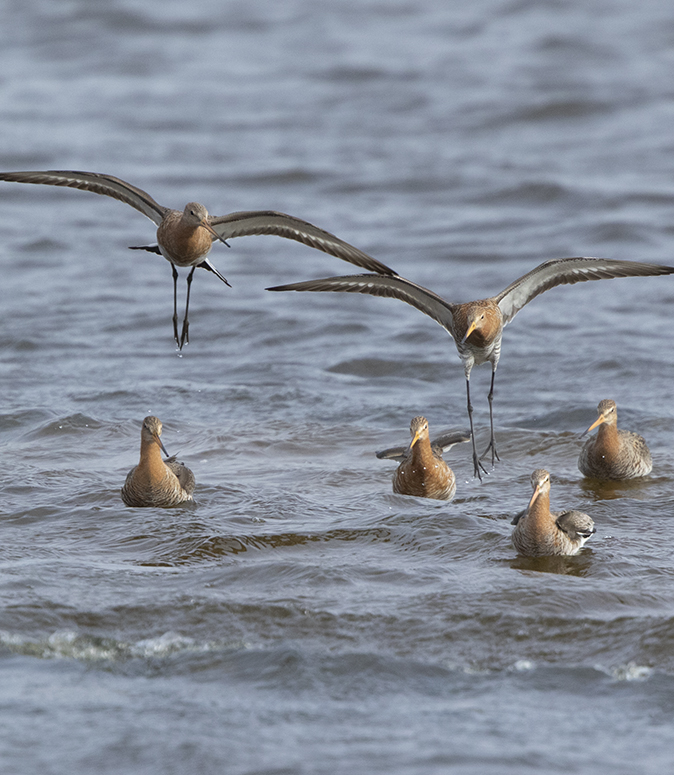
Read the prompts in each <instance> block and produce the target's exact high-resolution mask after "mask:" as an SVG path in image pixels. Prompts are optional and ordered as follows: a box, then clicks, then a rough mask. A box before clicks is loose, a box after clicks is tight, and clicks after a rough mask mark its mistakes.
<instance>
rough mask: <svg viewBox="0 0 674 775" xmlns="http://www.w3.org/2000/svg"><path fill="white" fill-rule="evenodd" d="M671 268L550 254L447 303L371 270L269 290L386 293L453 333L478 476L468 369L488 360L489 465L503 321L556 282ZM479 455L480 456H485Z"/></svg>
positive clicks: (494, 454)
mask: <svg viewBox="0 0 674 775" xmlns="http://www.w3.org/2000/svg"><path fill="white" fill-rule="evenodd" d="M672 273H674V267H672V266H660V265H658V264H641V263H638V262H636V261H617V260H612V259H604V258H583V257H581V258H553V259H551V260H550V261H545V262H544V263H542V264H540V265H539V266H537V267H536V268H535V269H532V270H531V271H530V272H527V274H525V275H523V276H522V277H520V278H518V279H517V280H515V281H514V282H512V283H510V285H509V286H508V287H507V288H505V289H504V290H502V291H501V292H500V293H498V294H496V296H491V297H489V298H487V299H480V300H478V301H469V302H466V303H464V304H452V303H451V302H448V301H445V300H444V299H443V298H442V297H441V296H438V294H437V293H433V291H430V290H428V288H424V287H423V286H421V285H417V284H416V283H413V282H411V281H410V280H406V279H405V278H404V277H401V276H400V275H395V276H390V277H386V276H383V275H375V274H360V275H346V276H343V277H328V278H326V279H324V280H308V281H306V282H300V283H291V284H289V285H278V286H276V287H274V288H268V289H267V290H269V291H337V292H341V293H365V294H370V295H371V296H387V297H390V298H394V299H400V300H401V301H404V302H406V303H407V304H410V305H411V306H412V307H416V308H417V309H418V310H420V311H421V312H423V313H424V314H425V315H428V316H429V317H431V318H433V320H435V321H436V323H439V324H440V325H441V326H442V327H443V328H444V329H445V330H446V331H447V332H448V333H449V335H450V336H451V337H452V339H454V343H455V344H456V349H457V350H458V351H459V357H460V358H461V360H462V361H463V368H464V373H465V375H466V397H467V403H468V419H469V420H470V432H471V436H472V440H473V469H474V474H475V476H478V477H479V478H480V479H481V478H482V475H481V473H480V469H482V470H483V471H484V470H485V469H484V466H483V465H482V463H481V462H480V458H479V456H478V454H477V449H476V446H475V432H474V429H473V406H472V404H471V402H470V373H471V370H472V368H473V366H479V365H480V364H481V363H486V362H489V363H491V370H492V371H491V387H490V389H489V394H488V396H487V400H488V401H489V421H490V430H491V433H490V439H489V445H488V446H487V449H486V450H485V452H484V455H486V454H487V453H488V452H489V451H490V450H491V462H492V465H493V464H494V462H495V458H496V459H497V458H498V454H497V452H496V442H495V440H494V413H493V405H492V401H493V397H494V377H495V375H496V367H497V365H498V361H499V357H500V355H501V338H502V336H503V329H504V327H505V326H506V325H507V324H508V323H509V322H510V321H511V320H512V319H513V318H514V317H515V315H516V314H517V313H518V312H519V311H520V310H521V309H522V307H524V305H525V304H528V303H529V302H530V301H531V300H532V299H535V298H536V296H538V295H539V294H541V293H543V291H547V290H549V289H550V288H554V287H555V286H556V285H564V284H567V285H571V284H573V283H580V282H584V281H586V280H608V279H611V278H614V277H644V276H651V275H665V274H672ZM484 455H483V457H484Z"/></svg>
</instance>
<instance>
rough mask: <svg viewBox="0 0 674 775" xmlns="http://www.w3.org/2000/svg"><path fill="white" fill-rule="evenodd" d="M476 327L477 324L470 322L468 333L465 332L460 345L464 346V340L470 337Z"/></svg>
mask: <svg viewBox="0 0 674 775" xmlns="http://www.w3.org/2000/svg"><path fill="white" fill-rule="evenodd" d="M476 325H477V324H476V323H475V321H473V322H472V323H471V324H470V325H469V326H468V331H466V334H465V336H464V337H463V339H462V340H461V344H465V342H466V339H468V337H469V336H470V335H471V334H472V333H473V331H475V328H476Z"/></svg>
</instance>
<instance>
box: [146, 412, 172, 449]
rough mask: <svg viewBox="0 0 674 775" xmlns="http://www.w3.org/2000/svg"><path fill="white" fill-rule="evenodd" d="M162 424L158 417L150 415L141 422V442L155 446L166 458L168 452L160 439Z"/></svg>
mask: <svg viewBox="0 0 674 775" xmlns="http://www.w3.org/2000/svg"><path fill="white" fill-rule="evenodd" d="M161 429H162V424H161V420H160V419H159V418H158V417H154V416H152V415H150V416H149V417H146V418H145V419H144V420H143V427H142V428H141V431H140V438H141V441H142V442H144V443H145V444H157V445H158V446H159V448H160V449H161V451H162V452H163V453H164V454H165V455H166V457H168V452H167V451H166V448H165V447H164V444H163V442H162V440H161V438H160V436H161Z"/></svg>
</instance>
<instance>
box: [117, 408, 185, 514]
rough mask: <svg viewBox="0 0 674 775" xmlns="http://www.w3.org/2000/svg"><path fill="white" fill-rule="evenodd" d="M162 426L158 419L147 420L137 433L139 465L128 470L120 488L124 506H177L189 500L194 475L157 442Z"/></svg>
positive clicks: (147, 418)
mask: <svg viewBox="0 0 674 775" xmlns="http://www.w3.org/2000/svg"><path fill="white" fill-rule="evenodd" d="M161 431H162V424H161V422H160V420H159V419H158V418H157V417H151V416H150V417H146V418H145V419H144V420H143V427H142V429H141V433H140V462H139V463H138V465H137V466H134V468H132V469H131V471H129V473H128V474H127V477H126V481H125V482H124V486H123V487H122V500H123V501H124V503H126V505H127V506H159V507H167V506H177V505H178V504H179V503H183V502H184V501H191V500H192V493H193V492H194V474H193V473H192V471H190V469H189V468H187V466H185V465H183V464H182V463H179V462H178V461H177V460H175V459H174V458H168V460H164V459H163V458H162V456H161V453H162V452H163V453H164V454H165V455H166V454H168V453H167V452H166V449H165V448H164V445H163V443H162V441H161V439H160V436H161Z"/></svg>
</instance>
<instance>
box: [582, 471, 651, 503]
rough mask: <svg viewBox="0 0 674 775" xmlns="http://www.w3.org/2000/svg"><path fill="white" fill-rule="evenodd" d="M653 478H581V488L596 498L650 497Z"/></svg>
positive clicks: (599, 499)
mask: <svg viewBox="0 0 674 775" xmlns="http://www.w3.org/2000/svg"><path fill="white" fill-rule="evenodd" d="M652 485H653V479H651V478H650V477H647V476H645V477H641V478H640V479H626V480H624V481H608V482H607V481H603V480H601V479H586V478H583V479H581V480H580V488H581V490H582V491H583V492H585V493H587V494H589V495H591V496H593V498H594V500H597V501H601V500H615V499H616V498H625V497H629V498H639V499H645V498H647V497H649V492H648V490H649V487H652Z"/></svg>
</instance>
